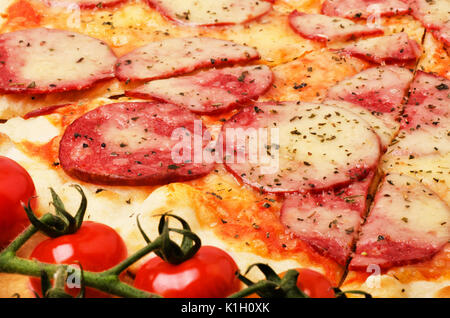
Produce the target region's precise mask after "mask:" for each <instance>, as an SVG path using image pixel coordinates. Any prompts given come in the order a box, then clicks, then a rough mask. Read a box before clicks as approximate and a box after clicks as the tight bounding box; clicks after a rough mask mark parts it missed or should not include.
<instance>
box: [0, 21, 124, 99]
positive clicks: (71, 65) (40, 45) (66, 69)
mask: <svg viewBox="0 0 450 318" xmlns="http://www.w3.org/2000/svg"><path fill="white" fill-rule="evenodd" d="M116 60H117V58H116V56H115V55H114V53H113V52H112V50H111V49H110V48H109V47H108V46H107V45H106V44H105V43H104V42H102V41H100V40H98V39H95V38H92V37H89V36H86V35H83V34H80V33H75V32H69V31H63V30H56V29H47V28H36V29H27V30H22V31H16V32H11V33H4V34H1V35H0V92H1V93H6V94H7V93H29V94H46V93H54V92H64V91H70V90H81V89H86V88H89V87H91V86H92V85H93V84H94V83H96V82H98V81H100V80H105V79H110V78H113V77H114V65H115V63H116Z"/></svg>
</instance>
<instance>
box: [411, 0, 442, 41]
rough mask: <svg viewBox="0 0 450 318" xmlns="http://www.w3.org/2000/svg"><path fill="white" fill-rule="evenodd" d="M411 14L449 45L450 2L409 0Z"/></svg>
mask: <svg viewBox="0 0 450 318" xmlns="http://www.w3.org/2000/svg"><path fill="white" fill-rule="evenodd" d="M409 4H410V5H411V8H412V15H413V16H414V17H415V18H416V19H417V20H419V21H420V22H422V24H423V26H424V27H425V28H426V29H427V30H428V31H430V32H431V33H433V35H434V36H435V37H436V38H437V39H438V40H439V41H441V42H443V43H444V44H445V45H447V46H450V19H449V12H450V2H449V1H430V0H410V1H409Z"/></svg>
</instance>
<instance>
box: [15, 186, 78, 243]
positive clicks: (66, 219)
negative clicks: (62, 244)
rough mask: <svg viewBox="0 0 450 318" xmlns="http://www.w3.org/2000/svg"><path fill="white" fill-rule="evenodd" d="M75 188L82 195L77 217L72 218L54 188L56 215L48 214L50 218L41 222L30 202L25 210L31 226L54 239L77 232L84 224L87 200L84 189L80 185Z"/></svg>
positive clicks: (53, 196)
mask: <svg viewBox="0 0 450 318" xmlns="http://www.w3.org/2000/svg"><path fill="white" fill-rule="evenodd" d="M73 187H74V188H75V189H76V190H77V191H78V192H79V193H80V195H81V203H80V207H79V208H78V211H77V213H76V214H75V216H72V215H71V214H70V213H69V212H67V210H66V208H65V206H64V203H63V202H62V200H61V198H60V197H59V196H58V194H56V192H55V191H54V190H53V189H52V188H50V192H51V194H52V199H53V201H52V202H51V204H52V205H53V206H54V207H55V212H56V215H54V214H50V213H47V214H46V215H49V216H48V217H47V218H46V219H45V221H44V220H39V219H38V218H37V217H36V215H35V214H34V212H33V210H32V208H31V204H30V201H28V205H25V204H23V208H24V210H25V212H26V213H27V216H28V219H29V220H30V222H31V224H33V225H34V226H35V227H36V228H37V229H38V230H39V231H40V232H42V233H44V234H45V235H47V236H49V237H52V238H55V237H59V236H63V235H68V234H73V233H75V232H77V231H78V229H79V228H80V227H81V225H82V223H83V218H84V215H85V213H86V208H87V199H86V196H85V194H84V192H83V189H82V188H81V187H80V186H79V185H73Z"/></svg>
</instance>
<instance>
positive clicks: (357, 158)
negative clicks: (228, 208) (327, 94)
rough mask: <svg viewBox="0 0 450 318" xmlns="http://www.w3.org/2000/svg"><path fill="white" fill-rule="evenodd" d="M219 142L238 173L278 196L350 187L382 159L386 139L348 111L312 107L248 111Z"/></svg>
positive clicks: (272, 106) (263, 106) (266, 107)
mask: <svg viewBox="0 0 450 318" xmlns="http://www.w3.org/2000/svg"><path fill="white" fill-rule="evenodd" d="M219 142H220V143H219V146H218V147H217V148H218V149H219V150H221V152H219V154H220V156H221V158H223V161H224V163H225V165H226V167H227V168H228V169H229V170H230V171H231V172H232V173H233V174H235V175H236V176H237V177H238V178H240V179H241V180H242V181H243V182H244V183H247V184H249V185H251V186H253V187H255V188H257V189H259V190H260V191H263V192H273V193H282V192H303V191H305V190H315V191H319V190H323V189H329V188H333V187H336V186H343V185H346V184H349V183H351V182H352V181H354V180H358V179H362V178H364V177H365V176H366V175H367V174H368V173H369V171H370V170H371V169H373V167H374V166H375V165H376V164H377V163H378V159H379V156H380V140H379V138H378V136H377V135H376V134H375V133H374V132H373V130H372V128H371V127H370V125H369V124H368V123H367V122H365V121H364V120H363V119H361V118H360V117H359V116H357V115H356V114H354V113H352V112H350V111H348V110H345V109H343V108H339V107H335V106H328V105H321V104H312V103H300V102H297V103H295V102H284V103H279V104H275V103H263V104H259V105H256V106H252V107H247V108H245V109H243V110H242V111H241V112H239V113H238V114H236V115H234V116H233V117H232V118H231V119H230V120H228V121H227V122H226V123H225V124H224V126H223V129H222V134H221V136H220V138H219ZM216 151H217V150H216Z"/></svg>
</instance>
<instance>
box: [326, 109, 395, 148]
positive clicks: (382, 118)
mask: <svg viewBox="0 0 450 318" xmlns="http://www.w3.org/2000/svg"><path fill="white" fill-rule="evenodd" d="M324 104H327V105H334V106H338V107H342V108H345V109H348V110H349V111H351V112H353V113H355V114H357V115H358V116H359V117H361V118H362V119H364V120H365V121H367V122H368V123H369V124H370V126H371V127H372V129H373V130H374V131H375V132H376V133H377V135H378V137H379V138H380V142H381V146H382V149H383V150H386V149H387V147H388V146H389V145H390V143H391V141H392V139H393V138H394V136H395V135H396V134H397V132H398V129H399V127H400V125H399V123H398V122H397V121H396V120H392V119H391V118H390V117H387V116H386V115H385V114H383V113H376V112H371V111H369V110H367V109H366V108H364V107H361V106H359V105H356V104H352V103H348V102H343V101H337V100H325V101H324Z"/></svg>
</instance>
